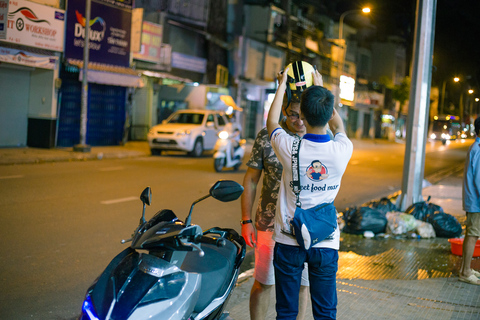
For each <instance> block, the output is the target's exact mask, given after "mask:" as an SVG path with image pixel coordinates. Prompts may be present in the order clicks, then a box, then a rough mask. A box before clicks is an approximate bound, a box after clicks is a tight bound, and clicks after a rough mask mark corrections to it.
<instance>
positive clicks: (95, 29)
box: [65, 0, 132, 67]
mask: <svg viewBox="0 0 480 320" xmlns="http://www.w3.org/2000/svg"><path fill="white" fill-rule="evenodd" d="M131 23H132V11H131V10H126V9H121V8H118V7H114V6H109V5H105V4H103V3H101V2H96V1H92V3H91V11H90V32H89V41H90V44H89V47H90V52H89V61H90V62H97V63H104V64H109V65H116V66H123V67H129V66H130V40H131V39H130V33H131ZM66 30H67V31H66V35H65V44H66V45H65V57H66V58H67V59H76V60H83V47H84V46H85V1H84V0H70V1H68V9H67V28H66Z"/></svg>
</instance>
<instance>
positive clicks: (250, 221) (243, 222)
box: [240, 219, 252, 225]
mask: <svg viewBox="0 0 480 320" xmlns="http://www.w3.org/2000/svg"><path fill="white" fill-rule="evenodd" d="M240 223H241V224H242V225H244V224H247V223H252V219H248V220H240Z"/></svg>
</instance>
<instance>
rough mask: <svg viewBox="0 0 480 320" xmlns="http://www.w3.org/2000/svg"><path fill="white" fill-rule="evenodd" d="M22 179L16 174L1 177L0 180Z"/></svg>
mask: <svg viewBox="0 0 480 320" xmlns="http://www.w3.org/2000/svg"><path fill="white" fill-rule="evenodd" d="M23 177H24V176H23V175H20V174H17V175H15V176H3V177H0V179H19V178H23Z"/></svg>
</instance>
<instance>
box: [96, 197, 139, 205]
mask: <svg viewBox="0 0 480 320" xmlns="http://www.w3.org/2000/svg"><path fill="white" fill-rule="evenodd" d="M138 199H139V198H138V197H126V198H119V199H112V200H105V201H100V203H101V204H115V203H121V202H127V201H133V200H138Z"/></svg>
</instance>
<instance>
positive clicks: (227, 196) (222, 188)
mask: <svg viewBox="0 0 480 320" xmlns="http://www.w3.org/2000/svg"><path fill="white" fill-rule="evenodd" d="M242 193H243V186H242V185H240V184H239V183H238V182H235V181H232V180H219V181H217V182H216V183H215V184H214V185H213V186H212V188H210V196H212V197H213V198H215V199H217V200H220V201H223V202H229V201H233V200H237V199H238V198H239V197H240V196H241V195H242Z"/></svg>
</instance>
